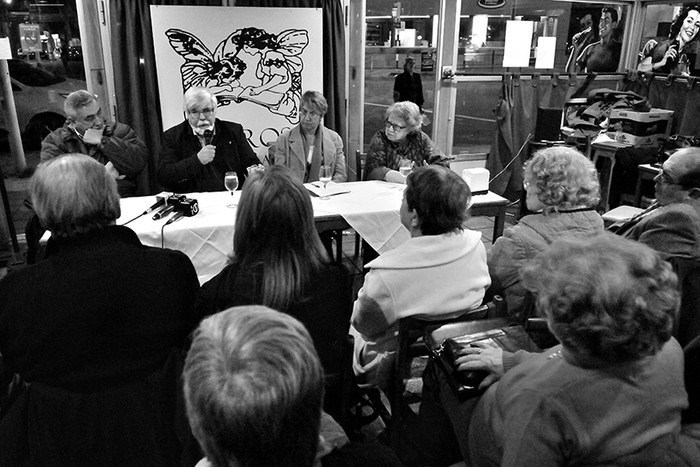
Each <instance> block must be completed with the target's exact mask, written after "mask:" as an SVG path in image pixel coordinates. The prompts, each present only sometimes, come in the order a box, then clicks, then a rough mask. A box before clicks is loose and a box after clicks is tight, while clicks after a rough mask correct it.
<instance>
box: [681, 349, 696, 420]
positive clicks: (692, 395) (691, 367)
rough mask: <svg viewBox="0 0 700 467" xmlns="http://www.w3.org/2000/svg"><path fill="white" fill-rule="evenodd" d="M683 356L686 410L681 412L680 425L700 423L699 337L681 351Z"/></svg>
mask: <svg viewBox="0 0 700 467" xmlns="http://www.w3.org/2000/svg"><path fill="white" fill-rule="evenodd" d="M683 354H684V355H685V390H686V391H688V403H689V405H688V408H687V409H685V410H684V411H683V417H682V419H681V421H682V423H684V424H686V423H700V336H697V337H696V338H695V339H693V340H692V341H690V343H689V344H688V345H686V346H685V348H684V349H683Z"/></svg>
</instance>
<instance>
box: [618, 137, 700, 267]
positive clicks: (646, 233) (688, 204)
mask: <svg viewBox="0 0 700 467" xmlns="http://www.w3.org/2000/svg"><path fill="white" fill-rule="evenodd" d="M654 182H655V191H656V203H654V204H653V205H652V206H650V207H649V208H648V209H646V210H645V211H643V212H642V213H640V214H639V215H637V216H635V217H633V218H632V219H630V220H629V221H626V222H624V223H622V224H621V225H619V226H617V225H614V226H612V227H611V230H613V231H614V232H615V233H617V234H618V235H623V236H625V237H627V238H629V239H632V240H637V241H638V242H641V243H644V244H646V245H648V246H650V247H652V248H653V249H655V250H657V251H660V252H662V253H664V254H665V255H666V256H669V257H677V258H689V259H700V148H685V149H680V150H678V151H677V152H675V153H674V154H672V155H671V156H670V157H669V158H668V160H666V162H664V165H663V167H662V170H661V172H659V174H658V175H657V176H656V177H655V178H654Z"/></svg>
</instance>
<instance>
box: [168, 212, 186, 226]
mask: <svg viewBox="0 0 700 467" xmlns="http://www.w3.org/2000/svg"><path fill="white" fill-rule="evenodd" d="M184 216H185V213H184V212H183V211H178V212H176V213H175V215H174V216H173V217H171V218H170V219H168V222H166V223H165V225H170V224H172V223H173V222H175V221H177V220H180V219H182V218H183V217H184Z"/></svg>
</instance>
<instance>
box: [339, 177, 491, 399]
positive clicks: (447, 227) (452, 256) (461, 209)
mask: <svg viewBox="0 0 700 467" xmlns="http://www.w3.org/2000/svg"><path fill="white" fill-rule="evenodd" d="M470 203H471V193H470V191H469V187H468V186H467V184H466V182H465V181H464V180H462V178H461V177H459V176H458V175H457V174H455V173H454V172H452V171H451V170H449V169H446V168H444V167H437V166H427V167H419V168H418V169H415V170H414V171H413V172H412V173H411V174H410V175H409V176H408V178H407V181H406V190H405V192H404V198H403V202H402V203H401V209H400V216H401V223H402V224H403V225H404V227H406V228H407V229H408V231H409V232H410V233H411V238H410V239H409V240H407V241H406V242H405V243H404V244H402V245H400V246H398V247H397V248H395V249H393V250H390V251H388V252H386V253H384V254H382V255H380V256H379V257H378V258H377V259H375V260H374V261H371V262H370V263H369V264H368V265H367V266H368V267H369V268H370V271H369V273H368V274H367V275H366V276H365V281H364V284H363V286H362V288H361V289H360V291H359V293H358V297H357V301H356V302H355V306H354V309H353V313H352V326H351V328H350V333H351V334H352V335H353V336H354V338H355V352H354V358H353V369H354V371H355V374H356V375H357V376H358V377H359V378H360V382H361V383H364V384H368V385H375V386H380V387H386V384H387V382H388V378H389V374H390V369H391V366H392V363H393V352H394V350H395V349H396V344H397V342H396V336H395V331H396V329H397V326H398V321H399V320H400V319H402V318H405V317H408V316H415V315H421V316H428V317H431V316H432V317H435V318H440V317H443V316H445V315H449V314H452V313H455V312H458V311H462V310H467V309H470V308H474V307H477V306H479V305H480V304H481V301H482V299H483V297H484V291H485V290H486V288H487V287H488V286H489V284H490V283H491V279H490V278H489V274H488V267H487V265H486V251H485V249H484V245H483V244H482V243H481V234H480V233H479V232H474V231H472V230H468V229H465V228H464V227H463V225H464V222H465V221H466V219H467V216H468V212H467V210H468V208H469V205H470Z"/></svg>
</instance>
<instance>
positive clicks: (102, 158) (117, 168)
mask: <svg viewBox="0 0 700 467" xmlns="http://www.w3.org/2000/svg"><path fill="white" fill-rule="evenodd" d="M63 108H64V110H65V112H66V115H67V116H68V117H67V118H66V123H65V124H64V125H63V126H62V127H61V128H58V129H56V130H54V131H53V132H51V133H49V134H48V135H47V136H46V138H44V141H43V142H42V143H41V161H42V162H46V161H48V160H51V159H54V158H56V157H58V156H62V155H63V154H71V153H78V154H87V155H88V156H90V157H92V158H93V159H95V160H96V161H97V162H99V163H100V164H103V165H104V166H105V167H106V168H107V172H109V174H110V175H112V177H114V179H115V180H116V181H117V188H118V189H119V196H121V197H126V196H134V195H137V194H145V192H144V193H137V190H136V178H137V176H138V175H139V173H140V172H141V170H142V169H143V168H144V166H145V165H146V158H147V157H148V149H146V145H145V144H144V143H143V141H141V139H140V138H139V137H138V136H136V132H134V130H133V129H132V128H131V127H130V126H128V125H125V124H123V123H107V122H106V121H105V120H104V118H103V117H102V107H101V106H100V101H99V99H98V98H97V96H96V95H94V94H92V93H90V92H88V91H83V90H81V91H75V92H72V93H70V94H69V95H68V97H66V102H65V103H64V104H63Z"/></svg>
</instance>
